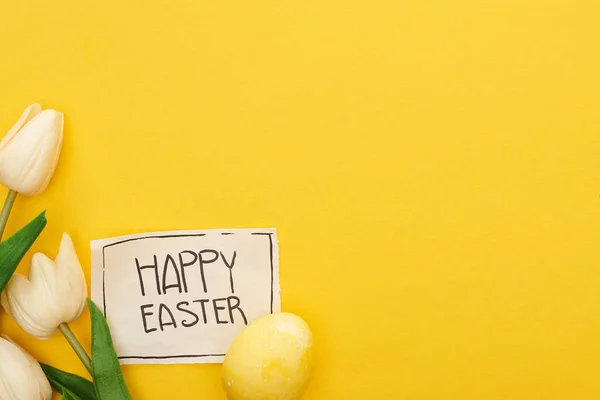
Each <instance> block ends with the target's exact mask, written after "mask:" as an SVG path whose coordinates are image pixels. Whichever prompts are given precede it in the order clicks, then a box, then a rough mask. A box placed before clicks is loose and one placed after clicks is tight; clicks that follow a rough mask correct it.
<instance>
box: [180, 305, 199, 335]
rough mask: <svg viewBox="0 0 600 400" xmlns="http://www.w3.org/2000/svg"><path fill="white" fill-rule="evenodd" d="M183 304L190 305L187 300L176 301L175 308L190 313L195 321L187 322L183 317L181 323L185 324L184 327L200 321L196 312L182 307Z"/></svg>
mask: <svg viewBox="0 0 600 400" xmlns="http://www.w3.org/2000/svg"><path fill="white" fill-rule="evenodd" d="M184 304H185V306H186V307H187V306H189V305H190V303H188V302H187V301H182V302H179V303H177V309H178V310H179V311H182V312H184V313H186V314H190V315H191V316H192V317H194V319H195V321H194V322H192V323H189V322H187V321H186V320H185V319H184V320H182V321H181V325H183V326H185V327H186V328H189V327H191V326H194V325H196V324H197V323H198V321H200V318H198V316H197V315H196V313H194V312H192V311H190V310H188V309H185V308H182V307H183V305H184Z"/></svg>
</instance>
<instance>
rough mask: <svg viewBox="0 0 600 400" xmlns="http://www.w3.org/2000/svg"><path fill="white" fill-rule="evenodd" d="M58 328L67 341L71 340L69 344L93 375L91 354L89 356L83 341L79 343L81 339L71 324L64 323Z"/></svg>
mask: <svg viewBox="0 0 600 400" xmlns="http://www.w3.org/2000/svg"><path fill="white" fill-rule="evenodd" d="M58 330H59V331H60V333H62V334H63V335H64V337H65V339H67V342H69V344H70V345H71V347H72V348H73V350H74V351H75V354H77V357H79V359H80V360H81V362H82V363H83V366H84V367H85V369H87V370H88V372H89V373H90V375H92V360H91V359H90V356H88V354H87V353H86V351H85V349H84V348H83V346H82V345H81V343H79V340H77V338H76V337H75V334H74V333H73V331H72V330H71V328H69V325H67V324H65V323H62V324H60V325H59V326H58Z"/></svg>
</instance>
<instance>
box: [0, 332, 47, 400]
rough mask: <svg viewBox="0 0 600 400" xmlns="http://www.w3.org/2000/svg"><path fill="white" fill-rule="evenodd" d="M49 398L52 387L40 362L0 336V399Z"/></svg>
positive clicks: (40, 399) (29, 399) (27, 399)
mask: <svg viewBox="0 0 600 400" xmlns="http://www.w3.org/2000/svg"><path fill="white" fill-rule="evenodd" d="M51 398H52V388H51V387H50V383H48V379H46V375H44V371H42V368H41V367H40V364H39V363H38V362H37V361H36V360H35V359H34V358H33V357H32V356H31V355H29V354H28V353H27V352H26V351H25V350H23V349H21V348H20V347H19V346H17V345H16V344H14V343H12V342H10V341H9V340H6V339H3V338H0V399H2V400H50V399H51Z"/></svg>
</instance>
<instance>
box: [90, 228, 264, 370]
mask: <svg viewBox="0 0 600 400" xmlns="http://www.w3.org/2000/svg"><path fill="white" fill-rule="evenodd" d="M221 235H223V236H225V235H235V233H233V232H222V233H221ZM251 235H255V236H268V237H269V259H270V264H271V314H273V296H274V292H275V288H274V287H273V285H274V283H275V282H274V270H275V265H274V257H275V255H274V254H273V252H274V246H273V232H252V233H251ZM201 236H206V233H189V234H174V235H154V236H144V237H139V238H131V239H125V240H121V241H119V242H115V243H110V244H107V245H104V246H102V311H104V318H106V279H105V278H106V262H105V260H106V257H105V254H104V250H105V249H106V248H107V247H112V246H116V245H118V244H123V243H127V242H133V241H135V240H143V239H165V238H177V237H201ZM202 357H225V354H180V355H175V356H120V357H118V359H119V360H132V359H134V360H164V359H171V358H202Z"/></svg>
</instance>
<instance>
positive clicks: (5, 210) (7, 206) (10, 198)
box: [0, 190, 17, 239]
mask: <svg viewBox="0 0 600 400" xmlns="http://www.w3.org/2000/svg"><path fill="white" fill-rule="evenodd" d="M16 198H17V192H15V191H14V190H10V191H9V192H8V195H7V196H6V200H4V205H3V206H2V212H0V239H2V235H3V234H4V228H6V223H7V222H8V216H9V214H10V210H12V207H13V204H15V199H16Z"/></svg>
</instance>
